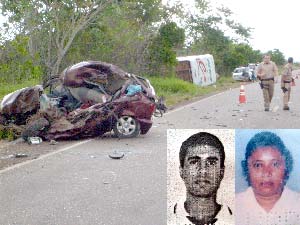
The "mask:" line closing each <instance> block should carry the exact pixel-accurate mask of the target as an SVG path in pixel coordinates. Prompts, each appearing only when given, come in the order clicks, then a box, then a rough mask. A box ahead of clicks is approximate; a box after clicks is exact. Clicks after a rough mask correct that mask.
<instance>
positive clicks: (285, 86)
mask: <svg viewBox="0 0 300 225" xmlns="http://www.w3.org/2000/svg"><path fill="white" fill-rule="evenodd" d="M293 61H294V60H293V58H292V57H289V58H288V63H287V64H286V65H285V66H284V70H283V73H282V76H281V89H282V91H283V110H289V109H290V107H289V106H288V103H289V101H290V96H291V82H292V79H293V78H292V71H293Z"/></svg>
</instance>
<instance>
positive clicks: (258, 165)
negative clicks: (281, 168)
mask: <svg viewBox="0 0 300 225" xmlns="http://www.w3.org/2000/svg"><path fill="white" fill-rule="evenodd" d="M253 167H254V168H261V167H262V164H261V163H254V164H253Z"/></svg>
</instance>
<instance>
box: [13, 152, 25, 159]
mask: <svg viewBox="0 0 300 225" xmlns="http://www.w3.org/2000/svg"><path fill="white" fill-rule="evenodd" d="M25 157H28V155H27V154H25V153H17V154H16V155H15V158H25Z"/></svg>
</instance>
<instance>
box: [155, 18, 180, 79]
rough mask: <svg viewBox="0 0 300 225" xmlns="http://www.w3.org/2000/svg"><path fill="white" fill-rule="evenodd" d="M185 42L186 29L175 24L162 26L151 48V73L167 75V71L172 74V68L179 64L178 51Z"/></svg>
mask: <svg viewBox="0 0 300 225" xmlns="http://www.w3.org/2000/svg"><path fill="white" fill-rule="evenodd" d="M184 40H185V33H184V29H182V28H180V27H178V26H177V24H176V23H175V22H169V23H165V24H162V25H161V27H160V29H159V32H158V35H157V36H156V37H155V38H154V39H153V42H152V44H151V46H150V54H149V57H150V59H149V66H150V71H151V72H152V73H154V74H158V73H163V74H165V73H166V71H169V72H171V73H172V67H174V66H175V65H176V63H177V61H176V49H177V48H179V47H181V46H183V43H184Z"/></svg>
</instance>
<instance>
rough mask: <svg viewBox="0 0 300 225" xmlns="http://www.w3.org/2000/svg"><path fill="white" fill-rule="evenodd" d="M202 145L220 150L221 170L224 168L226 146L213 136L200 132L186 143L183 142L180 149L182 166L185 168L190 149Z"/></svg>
mask: <svg viewBox="0 0 300 225" xmlns="http://www.w3.org/2000/svg"><path fill="white" fill-rule="evenodd" d="M202 145H208V146H212V147H215V148H216V149H218V150H219V153H220V158H221V168H224V161H225V152H224V146H223V144H222V142H221V141H220V140H219V138H217V137H216V136H215V135H213V134H210V133H206V132H199V133H197V134H194V135H192V136H190V137H189V138H188V139H186V140H185V141H184V142H182V145H181V147H180V152H179V161H180V166H181V167H182V168H183V166H184V159H185V156H186V154H187V152H188V149H189V148H194V147H197V146H202Z"/></svg>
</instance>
